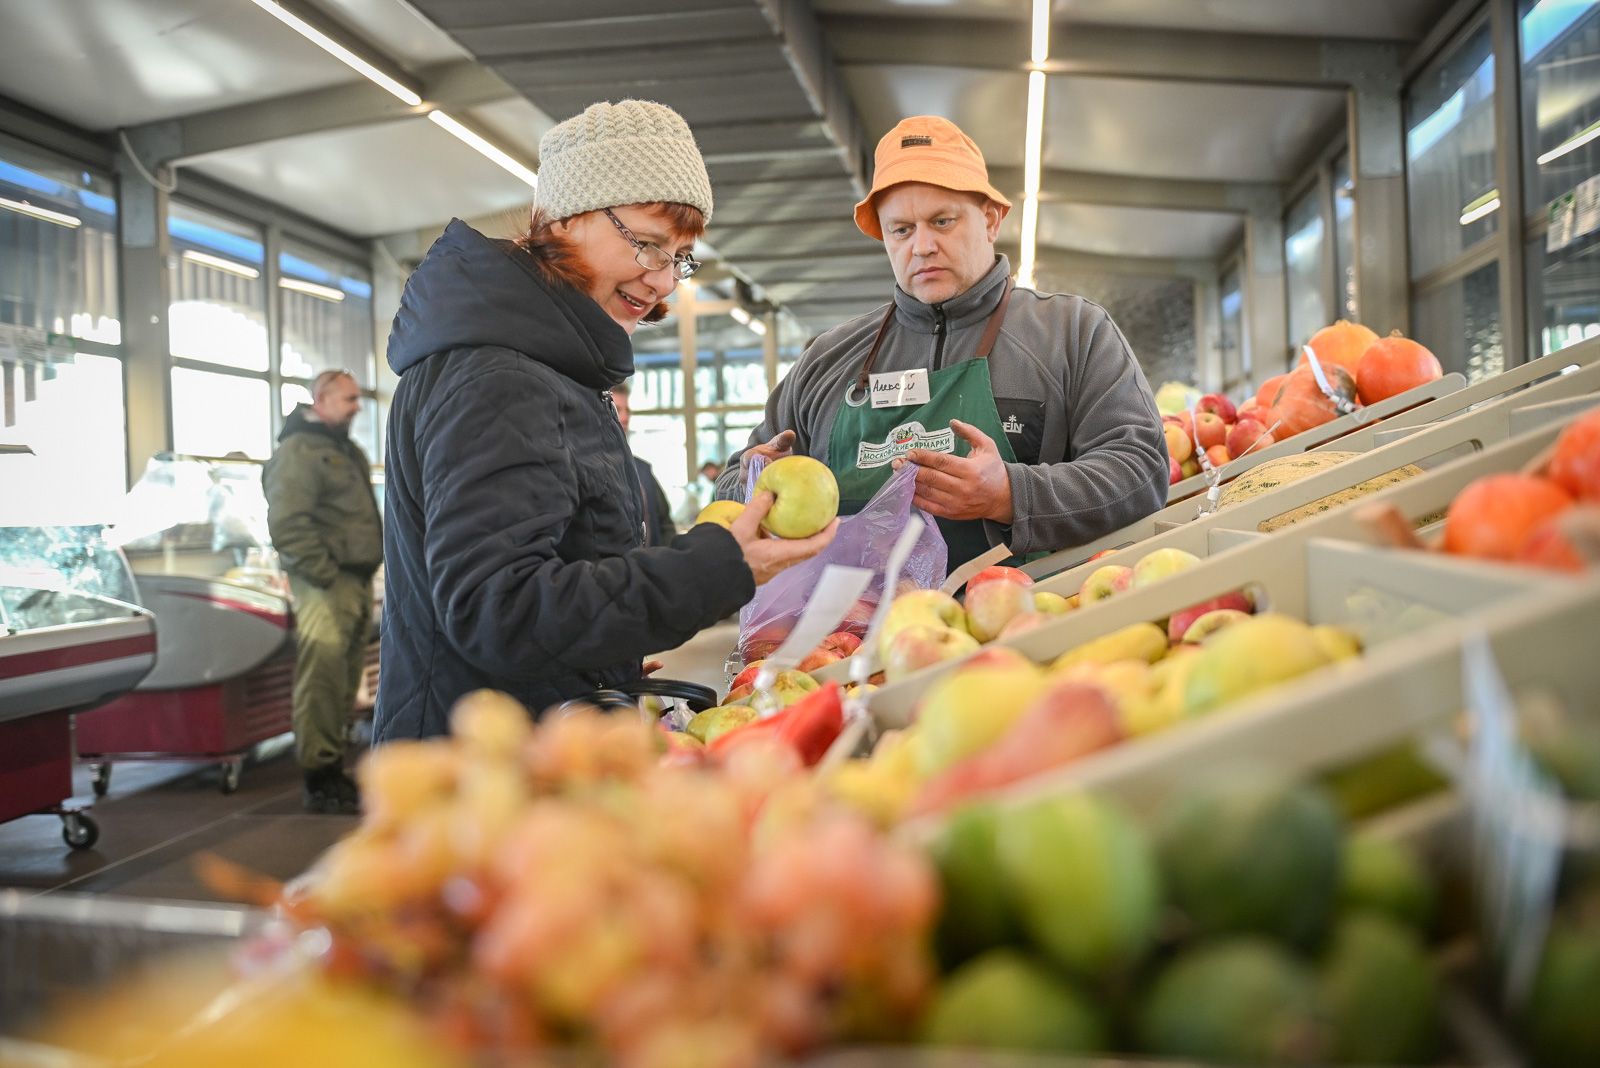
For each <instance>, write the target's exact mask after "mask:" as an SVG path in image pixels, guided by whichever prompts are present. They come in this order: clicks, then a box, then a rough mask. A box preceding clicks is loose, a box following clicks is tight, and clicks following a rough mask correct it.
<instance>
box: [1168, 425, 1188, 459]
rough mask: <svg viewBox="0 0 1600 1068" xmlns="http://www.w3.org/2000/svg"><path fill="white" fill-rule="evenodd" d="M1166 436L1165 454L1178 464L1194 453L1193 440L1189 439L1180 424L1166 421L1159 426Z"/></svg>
mask: <svg viewBox="0 0 1600 1068" xmlns="http://www.w3.org/2000/svg"><path fill="white" fill-rule="evenodd" d="M1161 432H1162V433H1163V434H1165V435H1166V438H1167V456H1168V457H1169V458H1170V459H1173V460H1176V461H1178V462H1179V463H1180V464H1181V463H1183V461H1185V460H1187V459H1188V458H1189V457H1191V456H1193V455H1194V442H1192V441H1190V440H1189V434H1188V432H1187V431H1185V430H1184V429H1183V428H1182V427H1181V426H1178V425H1176V424H1174V423H1168V424H1167V425H1166V426H1164V427H1162V428H1161Z"/></svg>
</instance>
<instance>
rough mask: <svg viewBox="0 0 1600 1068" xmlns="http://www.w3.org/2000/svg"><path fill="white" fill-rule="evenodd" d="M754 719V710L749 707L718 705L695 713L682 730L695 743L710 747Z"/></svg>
mask: <svg viewBox="0 0 1600 1068" xmlns="http://www.w3.org/2000/svg"><path fill="white" fill-rule="evenodd" d="M755 718H756V710H755V709H753V708H751V707H750V706H749V705H718V706H717V707H716V708H708V709H706V710H705V711H703V712H696V713H695V716H694V718H693V719H691V720H690V721H689V722H688V724H687V725H686V726H685V727H684V728H683V730H684V733H685V734H687V735H688V736H689V737H691V738H693V739H695V740H696V741H698V742H701V743H703V744H705V745H710V744H711V743H712V742H714V741H716V740H717V739H718V738H720V737H722V735H724V734H726V733H728V732H729V731H731V730H733V729H734V728H735V727H742V726H744V725H745V724H746V723H750V722H753V721H754V720H755Z"/></svg>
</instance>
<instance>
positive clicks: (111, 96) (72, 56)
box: [0, 0, 360, 130]
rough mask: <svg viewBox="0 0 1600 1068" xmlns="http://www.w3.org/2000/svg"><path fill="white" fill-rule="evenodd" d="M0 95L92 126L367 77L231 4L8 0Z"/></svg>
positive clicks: (3, 10) (250, 9)
mask: <svg viewBox="0 0 1600 1068" xmlns="http://www.w3.org/2000/svg"><path fill="white" fill-rule="evenodd" d="M0 26H3V27H4V28H5V32H4V33H0V95H5V96H9V97H12V98H13V99H16V100H20V101H22V102H23V103H25V104H27V105H29V106H30V107H34V108H37V109H39V110H40V111H43V112H45V113H46V114H49V115H55V116H58V117H60V118H62V119H65V120H66V121H68V122H70V123H73V124H74V125H77V126H80V127H83V128H84V129H88V130H107V129H114V128H116V127H119V126H133V125H137V124H138V123H142V122H150V121H153V120H156V119H166V118H172V117H173V116H175V115H185V114H189V113H191V112H196V111H210V110H212V109H213V108H220V107H227V106H229V105H231V104H243V103H248V102H250V101H254V100H262V99H266V98H268V97H275V96H281V95H284V94H286V93H293V92H298V91H300V90H305V89H319V88H324V87H326V86H330V85H338V84H341V83H344V82H349V81H359V80H360V78H359V76H358V75H356V74H354V73H352V72H351V70H350V69H349V68H348V67H346V66H345V65H344V64H343V63H340V62H339V61H338V60H336V59H334V58H333V57H332V56H329V55H328V54H327V53H326V52H323V51H322V50H321V49H320V48H317V47H315V46H314V45H312V44H310V43H308V42H307V41H306V40H305V39H304V38H302V37H300V36H299V35H298V34H296V33H294V32H293V31H292V30H290V29H288V28H287V27H285V26H284V25H283V24H282V23H280V22H278V21H277V20H276V19H274V18H273V17H272V16H271V15H268V14H267V13H266V12H265V11H262V10H261V9H260V8H258V7H256V6H255V5H254V4H252V3H249V2H248V0H233V2H228V3H220V2H218V0H0Z"/></svg>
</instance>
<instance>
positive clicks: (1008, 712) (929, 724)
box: [916, 662, 1044, 776]
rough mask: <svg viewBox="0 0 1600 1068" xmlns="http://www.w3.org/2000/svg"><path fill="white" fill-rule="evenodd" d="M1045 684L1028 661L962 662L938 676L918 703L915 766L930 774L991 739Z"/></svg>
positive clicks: (976, 749)
mask: <svg viewBox="0 0 1600 1068" xmlns="http://www.w3.org/2000/svg"><path fill="white" fill-rule="evenodd" d="M1043 688H1044V673H1043V672H1042V671H1040V670H1039V669H1038V668H1037V667H1036V666H1034V665H1033V664H1032V663H1020V664H1019V663H1015V662H1012V663H1001V664H988V665H979V666H978V667H963V668H962V669H961V670H958V671H954V672H951V673H950V674H948V675H946V676H944V677H943V678H941V679H938V680H936V681H935V682H934V683H933V684H932V685H931V686H929V687H928V689H927V691H926V692H925V693H924V694H923V695H922V702H921V704H920V705H919V706H918V709H917V727H916V731H917V736H918V738H919V740H920V741H919V745H918V746H917V752H916V756H917V770H918V771H920V772H921V773H922V774H923V775H924V776H927V775H934V774H937V773H938V772H941V771H943V770H944V769H945V768H948V767H950V766H951V765H952V764H955V763H956V762H957V761H959V760H962V759H963V758H965V757H968V756H971V755H972V754H973V753H976V752H979V751H980V750H982V749H985V748H987V747H988V746H990V745H992V744H993V743H994V742H995V741H996V740H997V739H999V738H1000V737H1001V736H1002V735H1003V734H1005V733H1006V728H1008V727H1010V726H1011V724H1012V723H1013V722H1015V720H1016V719H1017V717H1018V716H1020V715H1021V714H1022V712H1023V710H1024V709H1026V708H1027V707H1028V706H1029V705H1030V704H1032V703H1033V699H1034V697H1035V696H1036V695H1037V694H1038V693H1039V691H1040V690H1042V689H1043Z"/></svg>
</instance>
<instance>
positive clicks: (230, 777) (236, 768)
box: [222, 760, 244, 794]
mask: <svg viewBox="0 0 1600 1068" xmlns="http://www.w3.org/2000/svg"><path fill="white" fill-rule="evenodd" d="M242 774H244V762H243V761H238V760H234V761H229V762H228V763H226V764H224V765H222V792H223V793H225V794H231V793H233V792H234V791H235V790H237V789H238V788H239V776H241V775H242Z"/></svg>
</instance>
